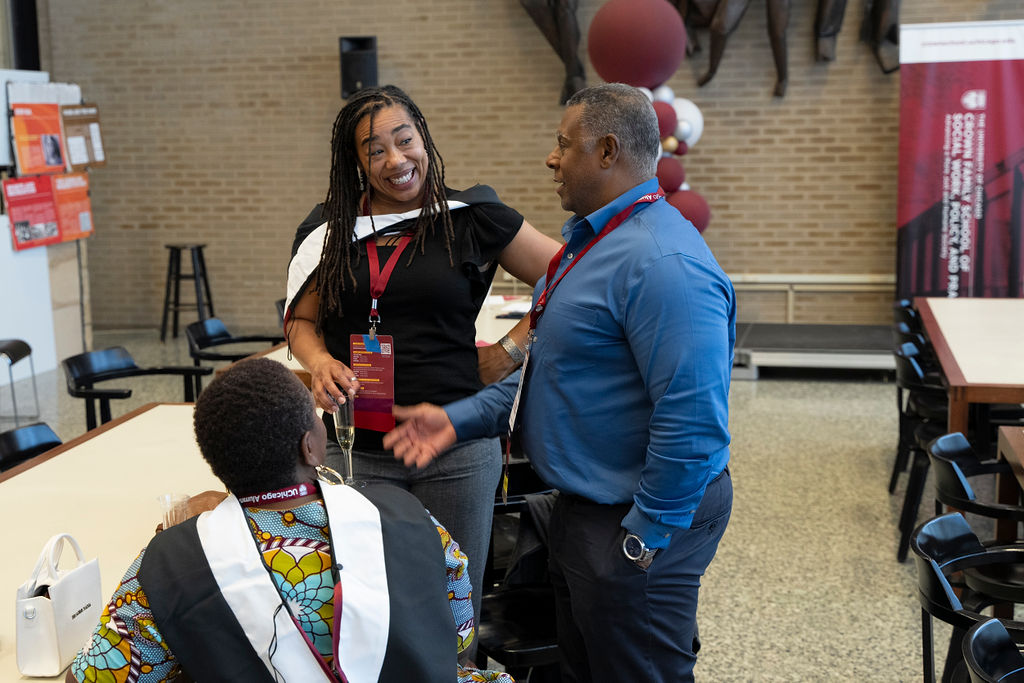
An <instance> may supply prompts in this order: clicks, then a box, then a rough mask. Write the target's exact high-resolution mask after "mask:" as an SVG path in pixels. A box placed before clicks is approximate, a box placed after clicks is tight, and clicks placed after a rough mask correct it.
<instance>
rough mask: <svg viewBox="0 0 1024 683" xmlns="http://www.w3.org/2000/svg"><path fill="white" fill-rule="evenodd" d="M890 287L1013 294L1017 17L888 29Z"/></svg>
mask: <svg viewBox="0 0 1024 683" xmlns="http://www.w3.org/2000/svg"><path fill="white" fill-rule="evenodd" d="M900 63H901V65H900V142H899V200H898V207H897V224H898V226H899V229H898V234H897V290H898V295H899V297H900V298H907V297H912V296H947V297H958V296H985V297H1020V296H1024V275H1022V268H1021V263H1022V260H1024V239H1022V235H1024V214H1022V199H1024V119H1022V118H1021V115H1020V112H1021V111H1024V21H1016V22H979V23H968V24H914V25H906V26H902V27H901V30H900Z"/></svg>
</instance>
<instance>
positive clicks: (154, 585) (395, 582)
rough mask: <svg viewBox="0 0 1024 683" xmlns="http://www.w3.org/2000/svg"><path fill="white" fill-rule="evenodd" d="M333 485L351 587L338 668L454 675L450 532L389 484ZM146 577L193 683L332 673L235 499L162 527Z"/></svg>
mask: <svg viewBox="0 0 1024 683" xmlns="http://www.w3.org/2000/svg"><path fill="white" fill-rule="evenodd" d="M322 491H323V498H324V502H325V503H326V507H327V515H328V519H329V520H332V521H333V524H330V523H329V528H330V533H331V548H332V551H333V553H334V558H335V561H336V563H337V566H338V568H339V577H340V581H341V585H342V589H343V605H342V607H341V609H342V613H341V614H342V620H341V630H340V637H339V653H340V656H339V660H340V662H339V664H340V667H341V669H342V670H343V671H344V672H345V675H346V677H347V678H348V680H349V681H350V683H361V682H363V681H367V682H370V681H395V680H405V679H408V680H417V681H439V682H440V681H445V682H446V683H447V682H450V681H451V680H452V677H453V676H454V675H455V671H456V647H457V637H456V630H455V620H454V617H453V616H452V612H451V607H450V605H449V604H448V599H447V583H446V576H445V563H444V552H443V549H442V546H441V540H440V537H439V536H438V533H437V529H436V527H435V526H434V525H433V523H432V522H431V520H430V517H429V516H428V515H427V514H426V512H425V511H424V509H423V506H422V505H421V504H420V502H419V501H418V500H416V498H414V497H413V496H412V495H411V494H409V493H407V492H405V491H402V490H400V489H398V488H395V487H390V486H369V487H366V488H363V489H360V490H358V491H357V490H355V489H353V488H351V487H348V486H323V487H322ZM139 582H140V584H142V587H143V589H144V591H145V593H146V595H147V596H148V598H149V602H150V608H151V609H152V612H153V617H154V620H155V622H156V625H157V628H158V629H159V630H160V632H161V634H162V635H163V636H164V638H165V640H166V642H167V644H168V646H169V647H170V649H171V651H172V652H173V653H174V655H175V657H176V658H177V660H178V662H179V663H180V664H181V667H182V669H183V670H184V671H185V672H186V673H187V674H188V675H189V676H191V677H192V678H193V679H194V680H196V681H202V680H216V681H226V680H237V681H274V680H275V679H276V680H281V679H283V680H286V681H326V680H329V679H328V678H327V677H326V675H325V674H324V673H323V671H322V669H321V667H320V665H319V663H318V662H317V659H316V657H315V655H313V654H312V652H311V651H310V649H309V647H308V645H307V643H306V641H305V639H304V637H303V634H302V633H301V632H300V631H299V629H298V628H297V627H296V625H295V624H294V622H293V621H292V620H291V617H290V616H289V614H288V613H287V611H285V610H284V609H280V606H281V604H282V598H281V594H280V593H279V592H278V590H277V588H276V586H275V585H274V583H273V580H272V579H271V577H270V575H269V573H268V571H267V569H266V566H265V565H264V563H263V558H262V556H261V554H260V552H259V550H258V548H257V546H256V543H255V542H254V539H253V536H252V532H251V531H250V528H249V525H248V523H247V521H246V518H245V515H244V514H243V512H242V508H241V506H240V505H239V504H238V501H237V499H236V498H235V497H234V496H229V497H228V498H227V500H225V501H224V502H223V503H221V504H220V505H219V506H217V508H216V509H215V510H213V511H211V512H208V513H204V514H202V515H200V516H199V517H195V518H192V519H190V520H188V521H187V522H185V523H183V524H180V525H177V526H174V527H171V528H170V529H168V530H166V531H164V532H163V533H160V534H158V535H157V536H156V537H155V538H154V539H153V540H152V541H151V542H150V544H149V547H148V548H147V550H146V554H145V555H144V557H143V561H142V566H141V567H140V570H139ZM337 608H338V606H335V609H337ZM277 677H280V678H277Z"/></svg>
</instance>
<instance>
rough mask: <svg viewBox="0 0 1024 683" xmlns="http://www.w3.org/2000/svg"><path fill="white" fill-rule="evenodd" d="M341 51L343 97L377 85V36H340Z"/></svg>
mask: <svg viewBox="0 0 1024 683" xmlns="http://www.w3.org/2000/svg"><path fill="white" fill-rule="evenodd" d="M338 47H339V49H340V51H341V99H343V100H347V99H348V98H349V97H351V96H352V95H353V94H354V93H356V92H358V91H359V90H362V89H363V88H372V87H375V86H376V85H377V36H355V37H353V36H347V37H342V38H338Z"/></svg>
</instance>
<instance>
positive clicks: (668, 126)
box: [654, 102, 679, 138]
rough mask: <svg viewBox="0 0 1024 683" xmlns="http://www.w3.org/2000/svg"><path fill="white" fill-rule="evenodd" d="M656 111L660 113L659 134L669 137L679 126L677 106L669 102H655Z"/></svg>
mask: <svg viewBox="0 0 1024 683" xmlns="http://www.w3.org/2000/svg"><path fill="white" fill-rule="evenodd" d="M654 113H655V114H657V115H658V134H659V135H660V136H661V137H663V138H667V137H668V136H669V135H672V134H673V133H675V132H676V128H678V127H679V116H678V115H677V114H676V110H675V107H673V106H672V105H671V104H669V103H668V102H655V103H654Z"/></svg>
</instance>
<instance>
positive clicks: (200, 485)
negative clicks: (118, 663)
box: [0, 403, 224, 682]
mask: <svg viewBox="0 0 1024 683" xmlns="http://www.w3.org/2000/svg"><path fill="white" fill-rule="evenodd" d="M205 490H220V491H223V490H224V486H223V484H221V482H220V480H219V479H217V478H216V477H214V476H213V473H212V472H211V471H210V468H209V466H208V465H207V464H206V461H205V460H203V458H202V455H200V453H199V447H198V446H197V445H196V442H195V437H194V435H193V428H192V404H188V403H183V404H155V403H151V404H149V405H146V406H143V407H142V408H139V409H138V410H135V411H133V412H131V413H129V414H127V415H124V416H122V417H120V418H118V419H116V420H114V421H112V422H109V423H107V424H105V425H102V426H101V427H99V428H98V429H95V430H93V431H91V432H87V433H86V434H83V435H82V436H80V437H78V438H77V439H75V440H73V441H70V442H68V443H66V444H64V445H63V446H60V447H58V448H56V449H53V450H52V451H49V452H48V453H45V454H43V455H41V456H38V457H37V458H34V459H32V460H30V461H28V462H26V463H24V464H22V465H19V466H18V467H16V468H14V469H12V470H9V471H8V472H5V473H4V474H3V475H0V519H3V520H5V522H6V524H5V527H6V529H7V534H8V543H7V544H6V546H7V547H6V548H5V553H4V555H5V556H4V560H3V562H0V615H2V616H0V681H4V682H6V681H16V680H22V677H21V675H20V674H19V673H18V666H17V658H16V651H15V634H14V609H15V591H16V590H17V587H18V586H20V585H21V584H22V583H24V582H25V580H26V579H28V577H29V574H30V573H31V572H32V568H33V567H34V566H35V563H36V560H37V559H38V557H39V552H40V551H41V550H42V548H43V545H44V544H45V543H46V541H47V539H49V538H50V537H51V536H53V535H54V534H57V533H61V532H68V533H70V534H71V535H72V536H74V537H75V539H76V540H77V541H78V543H79V544H80V545H81V546H82V551H83V553H84V554H85V556H86V558H87V559H91V558H93V557H98V558H99V564H100V578H101V580H102V585H103V600H104V601H106V600H108V599H109V598H110V596H111V595H112V594H113V592H114V589H115V588H116V587H117V584H118V582H119V581H120V580H121V576H122V575H123V574H124V571H125V570H126V569H128V565H129V564H131V562H132V560H133V559H135V556H136V555H137V554H138V553H139V551H140V550H142V548H144V547H145V546H146V544H147V543H148V542H149V540H150V539H151V538H152V537H153V532H154V529H155V528H156V525H157V524H158V523H159V522H160V506H159V503H157V500H156V498H157V496H158V495H160V494H161V493H188V494H194V493H199V492H200V491H205ZM69 551H70V548H65V553H64V554H65V555H70V556H73V555H74V553H70V552H69ZM63 559H64V558H62V562H63ZM24 680H64V675H63V674H61V676H59V677H57V678H53V679H28V678H26V679H24Z"/></svg>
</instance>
